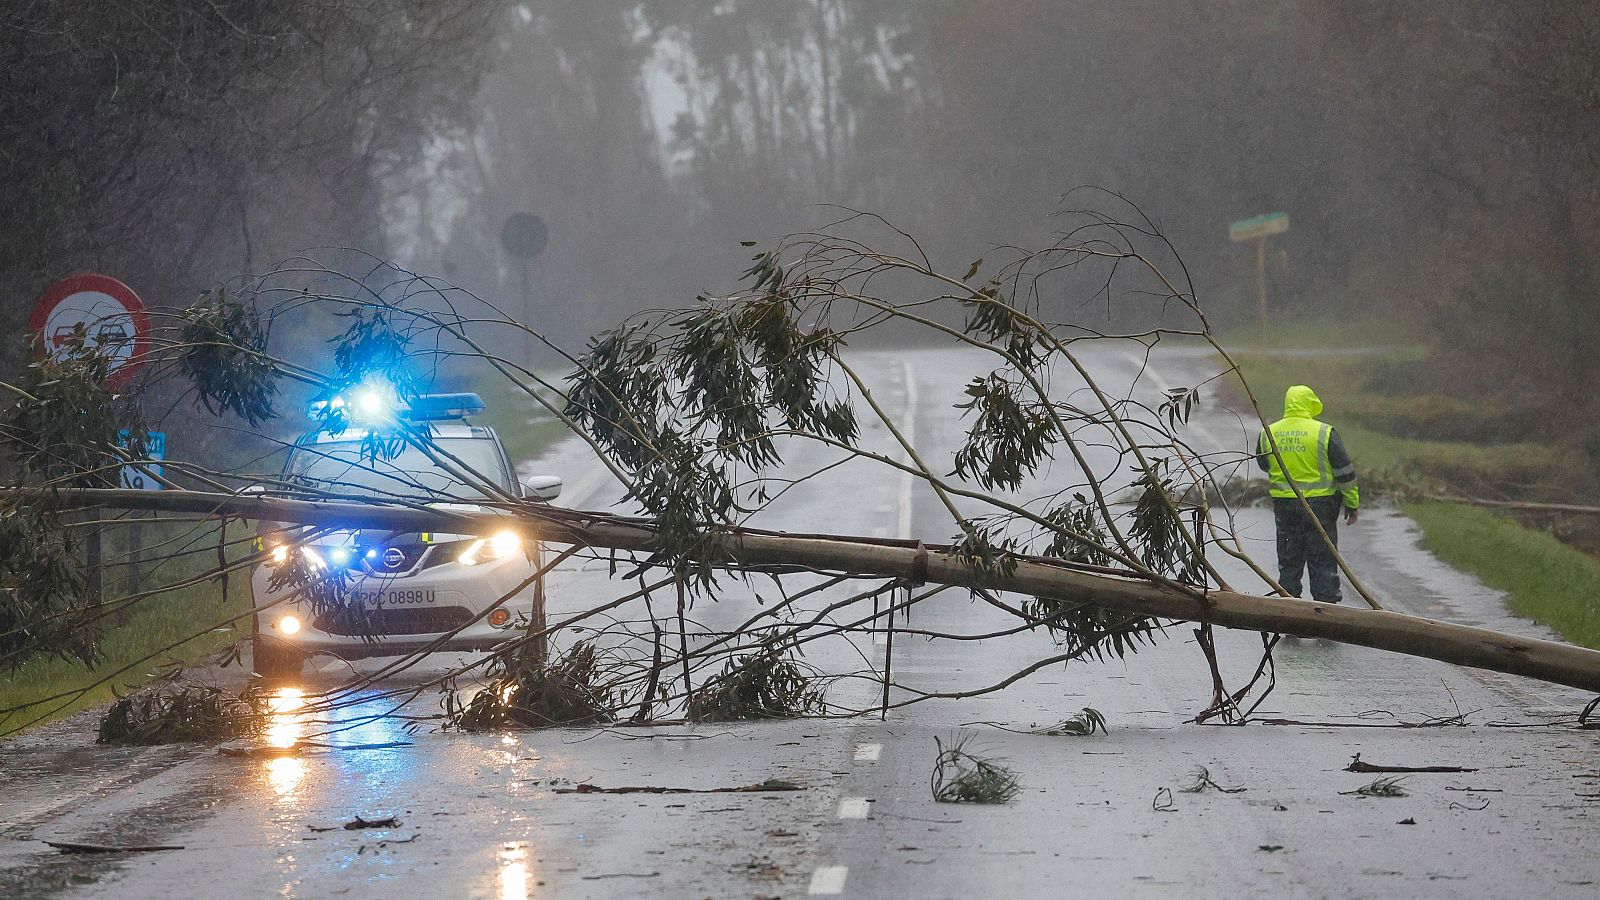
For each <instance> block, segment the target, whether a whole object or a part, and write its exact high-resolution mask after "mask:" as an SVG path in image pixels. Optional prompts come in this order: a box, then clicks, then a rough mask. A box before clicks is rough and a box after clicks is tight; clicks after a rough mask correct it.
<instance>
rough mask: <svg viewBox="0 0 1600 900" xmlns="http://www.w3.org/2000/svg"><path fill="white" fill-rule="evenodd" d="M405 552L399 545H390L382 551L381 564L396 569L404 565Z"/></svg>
mask: <svg viewBox="0 0 1600 900" xmlns="http://www.w3.org/2000/svg"><path fill="white" fill-rule="evenodd" d="M405 561H406V552H405V551H404V550H401V549H400V548H399V547H390V548H389V549H387V550H385V551H383V564H384V565H385V566H387V567H388V568H391V569H398V568H400V567H401V566H402V565H405Z"/></svg>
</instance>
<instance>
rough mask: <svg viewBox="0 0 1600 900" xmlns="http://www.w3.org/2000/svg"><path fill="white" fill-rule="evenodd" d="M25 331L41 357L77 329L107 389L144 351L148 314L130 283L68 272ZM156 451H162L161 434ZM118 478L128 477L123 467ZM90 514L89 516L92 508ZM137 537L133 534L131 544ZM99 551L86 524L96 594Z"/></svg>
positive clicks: (140, 361) (62, 346)
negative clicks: (100, 365) (102, 362)
mask: <svg viewBox="0 0 1600 900" xmlns="http://www.w3.org/2000/svg"><path fill="white" fill-rule="evenodd" d="M28 332H29V333H30V334H34V335H38V339H39V347H40V349H41V350H42V351H43V352H44V354H45V355H46V356H52V357H56V358H60V357H63V356H65V355H66V353H67V352H68V345H69V344H70V343H71V341H72V338H73V337H74V336H75V335H78V334H80V333H81V334H82V335H83V347H84V349H86V350H88V351H90V352H91V353H95V354H98V355H100V356H103V357H105V358H106V360H107V366H106V371H107V376H106V384H107V386H109V387H113V388H115V387H118V386H120V385H122V384H125V383H126V382H127V381H128V380H129V379H130V378H132V377H133V376H134V374H135V373H137V372H138V371H139V368H140V367H141V366H143V365H144V360H145V357H146V356H148V355H149V353H150V317H149V316H147V315H146V314H145V311H144V303H143V302H142V301H141V300H140V299H139V295H138V294H135V293H134V292H133V288H130V287H128V286H127V285H125V284H123V283H122V282H120V281H118V280H117V279H115V278H112V277H111V276H109V275H97V274H86V275H72V276H69V277H67V278H63V279H61V280H60V281H57V282H56V283H55V284H52V285H50V286H49V287H47V288H45V291H44V293H43V294H41V295H40V296H39V302H38V303H36V304H34V307H33V313H32V314H30V315H29V316H28ZM161 451H162V455H163V456H164V455H165V453H166V436H165V435H163V436H162V439H161ZM122 477H123V478H124V479H126V478H127V477H128V474H127V471H126V469H124V471H123V475H122ZM140 478H141V480H142V481H148V480H149V479H148V478H147V477H145V476H142V475H141V476H140ZM157 487H159V485H157ZM90 515H91V520H92V516H93V513H91V514H90ZM137 539H138V538H137V535H135V536H134V540H135V543H137ZM100 551H101V547H100V526H99V525H90V526H89V529H88V533H87V534H86V535H85V540H84V563H85V568H87V569H88V572H89V591H90V593H91V595H92V596H93V597H94V598H96V599H99V597H100V594H101V587H102V583H101V575H102V573H101V566H100V558H101V553H100ZM135 554H137V551H135Z"/></svg>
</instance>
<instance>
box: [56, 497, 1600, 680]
mask: <svg viewBox="0 0 1600 900" xmlns="http://www.w3.org/2000/svg"><path fill="white" fill-rule="evenodd" d="M55 502H59V503H61V504H63V505H64V508H76V507H81V508H93V509H138V510H148V511H159V512H181V513H201V514H205V515H212V516H228V517H232V518H240V519H256V520H265V521H272V522H283V523H294V524H298V525H309V526H316V527H323V528H333V527H342V528H366V529H377V530H386V531H394V532H414V531H449V532H456V533H462V534H481V535H488V534H492V533H494V532H495V531H497V530H502V529H504V528H505V527H506V524H507V515H505V514H495V513H478V514H466V513H460V512H452V511H446V510H436V509H414V508H411V509H408V508H400V507H392V506H382V505H375V504H370V503H363V504H358V505H352V504H351V503H350V502H349V501H342V502H341V501H331V500H323V501H304V500H287V499H280V498H272V497H253V496H236V495H228V494H214V493H206V492H202V491H172V492H165V493H151V492H148V491H131V490H114V489H98V490H97V489H79V490H72V491H63V492H60V493H59V494H58V495H57V496H56V498H55ZM507 513H508V514H509V515H510V516H512V517H514V519H515V520H516V521H518V522H520V523H522V525H523V526H524V527H526V529H527V530H528V531H529V532H530V533H533V534H537V535H539V536H540V538H541V539H542V540H544V541H548V542H553V543H558V544H575V545H578V546H581V547H585V548H589V549H598V550H607V551H626V552H629V553H639V554H649V553H651V552H652V551H654V550H655V549H657V548H658V547H659V546H660V534H659V531H658V530H657V529H656V528H655V527H654V526H653V525H652V523H651V522H650V521H649V520H646V519H638V518H629V517H624V516H616V515H612V514H609V513H605V512H594V511H584V510H571V509H557V508H551V507H546V506H543V505H538V504H527V505H522V506H517V507H513V508H510V509H508V510H507ZM718 541H719V546H718V548H717V551H718V553H719V554H720V555H722V556H723V557H725V559H726V563H725V565H726V566H727V568H729V569H732V570H746V571H762V570H780V571H781V570H783V569H785V568H787V569H791V570H801V571H812V572H823V573H843V574H848V575H850V576H852V577H857V578H891V579H896V580H898V581H901V582H903V583H906V584H918V585H920V584H934V585H949V586H951V587H959V588H967V589H984V590H991V591H1005V592H1012V593H1018V594H1024V595H1027V596H1032V597H1039V598H1045V599H1048V600H1052V601H1057V602H1062V603H1072V604H1089V605H1094V606H1098V607H1104V608H1106V609H1111V610H1116V611H1118V612H1122V613H1128V614H1131V615H1136V616H1146V617H1154V618H1159V619H1172V620H1179V621H1188V622H1197V623H1204V624H1211V625H1220V626H1223V627H1225V628H1239V629H1246V630H1251V631H1266V632H1274V633H1282V634H1293V635H1297V636H1299V637H1309V638H1325V639H1327V640H1331V641H1339V642H1342V643H1346V644H1356V645H1359V646H1363V647H1373V648H1375V649H1378V650H1388V651H1392V652H1395V653H1404V654H1409V655H1412V656H1422V657H1427V658H1429V659H1437V660H1440V661H1442V662H1447V663H1454V664H1456V665H1461V666H1469V667H1472V668H1478V669H1488V670H1491V671H1495V672H1504V673H1506V674H1509V675H1522V676H1526V677H1529V678H1538V679H1541V680H1543V681H1550V682H1554V683H1556V684H1564V685H1569V686H1571V687H1575V688H1582V689H1583V690H1587V691H1596V692H1600V651H1596V650H1590V649H1588V648H1585V647H1578V646H1574V645H1572V644H1566V643H1560V642H1557V641H1545V640H1539V639H1536V638H1527V637H1519V636H1516V635H1510V634H1506V633H1504V632H1499V631H1493V630H1490V629H1487V628H1475V627H1470V626H1466V625H1455V624H1451V623H1449V622H1440V621H1436V620H1433V619H1426V618H1422V617H1420V616H1410V615H1405V614H1403V613H1397V612H1391V611H1388V610H1381V609H1359V608H1355V607H1348V606H1335V605H1331V604H1326V603H1317V602H1314V601H1304V600H1296V599H1292V598H1283V597H1263V596H1256V595H1251V594H1241V593H1238V592H1235V591H1225V590H1208V591H1205V592H1203V593H1201V594H1200V595H1198V596H1197V595H1195V594H1194V593H1193V592H1188V591H1181V590H1176V589H1174V588H1171V587H1168V586H1165V585H1160V584H1152V583H1150V582H1149V581H1146V580H1143V579H1140V578H1137V577H1136V576H1135V573H1132V572H1128V573H1126V574H1124V575H1121V576H1119V575H1113V574H1107V573H1099V572H1091V571H1083V570H1081V569H1078V568H1073V567H1071V566H1069V565H1064V564H1063V563H1062V562H1061V561H1060V560H1056V559H1051V558H1049V557H1039V556H1021V555H1017V556H1014V557H1013V558H1011V559H1010V560H1009V561H1010V563H1011V564H1012V565H1011V566H1010V567H1009V571H1001V570H999V569H995V568H984V567H975V566H974V565H973V564H972V561H971V560H970V559H969V558H967V557H965V556H963V555H962V554H961V553H960V552H959V550H958V549H957V548H955V547H951V546H928V545H924V544H921V543H918V542H916V541H900V540H892V539H886V538H870V537H862V536H851V535H816V536H798V535H789V534H779V533H774V532H768V531H762V530H760V529H750V528H741V529H732V530H728V531H726V532H724V533H722V534H720V535H719V537H718Z"/></svg>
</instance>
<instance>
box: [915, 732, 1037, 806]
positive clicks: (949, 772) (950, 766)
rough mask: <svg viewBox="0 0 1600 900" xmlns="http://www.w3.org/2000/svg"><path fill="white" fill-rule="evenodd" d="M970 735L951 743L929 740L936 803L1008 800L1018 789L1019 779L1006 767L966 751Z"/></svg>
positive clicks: (998, 801) (936, 739) (1020, 783)
mask: <svg viewBox="0 0 1600 900" xmlns="http://www.w3.org/2000/svg"><path fill="white" fill-rule="evenodd" d="M970 740H971V738H970V736H966V737H961V738H958V739H957V740H956V741H955V742H954V743H952V744H951V746H949V747H946V746H944V744H943V742H941V741H940V740H939V739H938V738H937V737H936V738H934V739H933V745H934V748H935V749H936V750H937V751H938V756H937V757H935V759H934V761H933V777H932V782H931V786H932V788H933V799H935V800H937V801H939V802H940V803H1008V802H1010V801H1011V800H1012V799H1013V798H1015V797H1016V796H1017V794H1019V793H1021V792H1022V781H1021V779H1020V778H1019V777H1018V776H1017V774H1016V773H1015V772H1013V771H1011V770H1010V769H1009V768H1007V767H1005V766H1003V765H1000V764H999V763H998V762H996V761H994V760H992V759H986V758H984V757H981V756H978V755H977V754H975V753H972V752H970V751H968V750H967V745H968V743H969V741H970Z"/></svg>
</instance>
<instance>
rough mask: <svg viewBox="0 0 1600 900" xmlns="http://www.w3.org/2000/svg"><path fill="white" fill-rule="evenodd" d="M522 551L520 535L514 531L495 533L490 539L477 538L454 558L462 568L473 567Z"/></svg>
mask: <svg viewBox="0 0 1600 900" xmlns="http://www.w3.org/2000/svg"><path fill="white" fill-rule="evenodd" d="M520 549H522V535H520V534H517V533H516V532H515V531H510V530H507V531H500V532H496V533H495V534H494V535H493V536H492V537H488V538H478V539H477V540H475V541H473V542H472V543H470V544H468V545H467V549H465V550H463V551H461V555H460V556H457V557H456V562H458V563H461V564H462V565H463V566H475V565H477V564H478V563H481V562H489V561H490V560H495V559H504V558H505V557H507V556H510V555H511V554H513V553H515V552H517V551H518V550H520Z"/></svg>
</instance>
